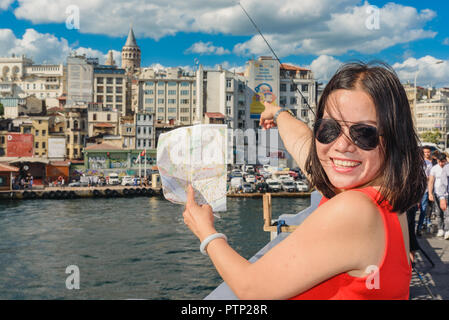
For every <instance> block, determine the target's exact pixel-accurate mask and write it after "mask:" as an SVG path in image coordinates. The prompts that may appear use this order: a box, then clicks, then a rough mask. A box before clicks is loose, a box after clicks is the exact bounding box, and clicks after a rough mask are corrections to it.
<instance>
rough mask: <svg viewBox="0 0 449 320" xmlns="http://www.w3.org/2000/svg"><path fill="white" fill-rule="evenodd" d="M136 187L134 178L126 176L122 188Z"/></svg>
mask: <svg viewBox="0 0 449 320" xmlns="http://www.w3.org/2000/svg"><path fill="white" fill-rule="evenodd" d="M132 185H134V177H132V176H124V177H123V179H122V186H132Z"/></svg>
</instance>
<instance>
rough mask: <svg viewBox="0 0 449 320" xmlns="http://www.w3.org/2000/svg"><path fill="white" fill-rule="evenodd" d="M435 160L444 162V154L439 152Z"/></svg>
mask: <svg viewBox="0 0 449 320" xmlns="http://www.w3.org/2000/svg"><path fill="white" fill-rule="evenodd" d="M437 160H438V161H444V160H446V154H445V153H443V152H440V153H439V154H438V155H437Z"/></svg>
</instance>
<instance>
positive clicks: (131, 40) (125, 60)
mask: <svg viewBox="0 0 449 320" xmlns="http://www.w3.org/2000/svg"><path fill="white" fill-rule="evenodd" d="M122 68H123V69H126V70H127V71H128V72H134V71H135V70H136V69H138V68H140V48H139V46H138V45H137V42H136V37H135V36H134V31H133V28H132V27H130V28H129V33H128V39H126V43H125V45H124V46H123V48H122Z"/></svg>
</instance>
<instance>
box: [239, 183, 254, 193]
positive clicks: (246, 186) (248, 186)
mask: <svg viewBox="0 0 449 320" xmlns="http://www.w3.org/2000/svg"><path fill="white" fill-rule="evenodd" d="M242 191H243V192H244V193H252V192H253V188H252V186H251V184H250V183H248V182H244V183H243V184H242Z"/></svg>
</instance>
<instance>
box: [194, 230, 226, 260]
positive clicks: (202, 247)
mask: <svg viewBox="0 0 449 320" xmlns="http://www.w3.org/2000/svg"><path fill="white" fill-rule="evenodd" d="M217 238H223V239H225V240H226V241H228V238H227V237H226V236H225V235H224V234H223V233H214V234H211V235H210V236H208V237H207V238H206V239H204V240H203V241H202V242H201V245H200V251H201V253H202V254H204V255H205V256H207V252H206V248H207V245H208V244H209V242H211V241H212V240H215V239H217Z"/></svg>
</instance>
